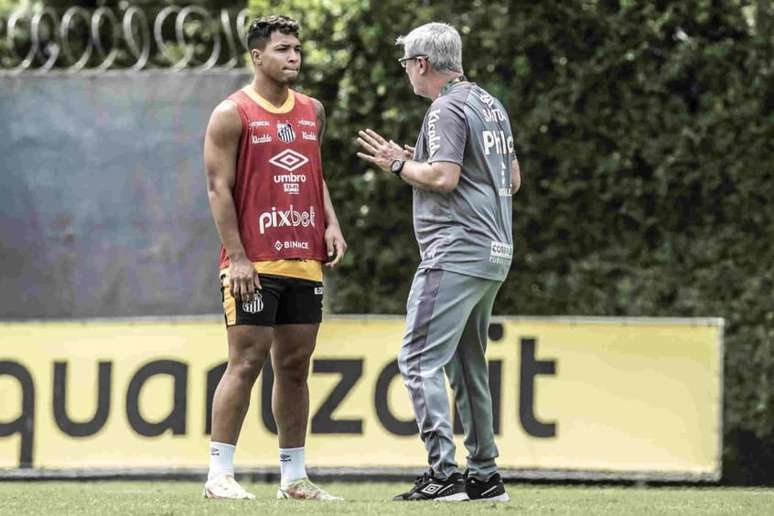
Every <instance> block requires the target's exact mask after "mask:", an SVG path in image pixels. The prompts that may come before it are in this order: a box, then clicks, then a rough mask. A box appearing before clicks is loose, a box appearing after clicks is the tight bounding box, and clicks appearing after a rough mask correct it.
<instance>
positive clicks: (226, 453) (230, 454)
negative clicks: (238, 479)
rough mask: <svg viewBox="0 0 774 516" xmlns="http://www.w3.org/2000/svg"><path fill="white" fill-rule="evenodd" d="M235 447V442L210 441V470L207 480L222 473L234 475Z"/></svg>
mask: <svg viewBox="0 0 774 516" xmlns="http://www.w3.org/2000/svg"><path fill="white" fill-rule="evenodd" d="M234 449H235V446H234V445H233V444H226V443H216V442H214V441H210V471H209V473H207V480H212V479H213V478H215V477H217V476H220V475H231V476H232V477H233V476H234Z"/></svg>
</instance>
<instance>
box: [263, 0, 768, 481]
mask: <svg viewBox="0 0 774 516" xmlns="http://www.w3.org/2000/svg"><path fill="white" fill-rule="evenodd" d="M250 5H251V7H252V9H253V10H254V12H255V13H256V14H262V13H269V12H279V11H278V10H279V9H280V7H278V6H279V5H281V9H282V12H284V13H286V14H291V15H293V16H295V17H297V18H298V19H299V20H300V21H301V22H302V24H303V27H304V33H303V34H302V36H303V39H304V45H305V47H306V51H307V53H306V56H305V60H306V64H305V71H304V76H303V87H304V88H305V89H306V90H307V91H308V92H310V93H311V94H312V95H314V96H316V97H318V98H320V99H321V100H322V101H323V102H324V103H325V105H326V106H327V109H328V112H329V121H330V125H329V131H328V136H327V141H326V142H325V147H324V160H325V166H326V175H327V178H328V182H329V185H330V187H331V191H332V196H333V198H334V202H335V204H336V207H337V210H338V213H339V217H340V219H341V221H342V225H343V228H344V231H345V236H346V237H347V238H348V240H349V243H350V249H351V250H350V253H349V255H348V257H347V259H346V261H345V263H344V265H343V267H341V268H340V269H339V270H338V272H336V273H335V274H334V275H332V277H331V280H332V281H331V283H332V284H333V286H334V287H335V292H334V293H333V296H332V301H331V303H332V305H331V308H332V309H333V310H334V311H336V312H376V313H400V312H402V311H403V309H404V302H405V298H406V295H407V292H408V287H409V283H410V281H411V276H412V273H413V271H414V267H415V265H416V264H417V261H418V255H417V248H416V244H415V242H414V237H413V233H412V229H411V191H410V188H409V187H407V186H406V185H405V184H403V183H400V182H398V181H395V180H394V178H392V177H390V175H389V174H383V173H378V172H377V173H373V172H368V171H367V167H366V166H365V165H364V164H363V163H362V162H360V161H359V160H358V159H357V158H356V157H355V156H354V153H355V150H356V149H355V144H354V138H355V135H356V131H357V130H358V129H361V128H363V127H375V128H378V129H379V130H380V131H383V132H384V133H385V134H387V135H389V136H391V137H393V138H395V139H396V140H399V141H405V142H412V141H413V140H414V139H415V137H416V134H417V130H418V127H419V124H420V122H421V119H422V115H423V113H424V110H425V109H426V107H427V103H426V101H425V100H423V99H420V98H418V97H415V96H413V94H412V93H411V91H410V89H409V87H408V84H407V80H406V78H405V76H404V73H403V70H402V69H401V68H400V67H399V66H398V64H397V62H396V61H395V59H396V58H397V57H399V56H400V49H399V48H396V47H394V45H393V42H394V40H395V38H396V37H397V36H398V35H400V34H403V33H406V32H407V31H408V30H410V29H411V28H412V27H414V26H416V25H418V24H421V23H424V22H427V21H433V20H436V21H447V22H450V23H452V24H454V25H455V26H457V27H458V28H459V29H460V30H461V32H462V35H463V40H464V62H465V68H466V71H467V74H468V76H469V77H470V78H471V79H473V80H475V81H477V82H479V83H481V84H482V85H484V86H485V87H486V88H488V89H489V90H490V91H492V92H493V93H495V94H496V95H497V96H499V97H500V98H501V99H502V100H503V101H504V102H505V103H506V105H507V106H508V109H509V112H510V115H511V120H512V125H513V127H514V132H515V136H516V142H517V150H518V153H519V157H520V161H521V166H522V171H523V179H524V184H523V187H522V191H521V192H520V193H519V194H518V196H517V197H516V198H515V209H514V215H515V221H516V223H515V241H516V248H517V250H518V253H517V258H516V260H515V262H514V265H513V269H512V272H511V275H510V276H509V278H508V280H507V282H506V284H505V285H504V287H503V289H502V291H501V294H500V296H499V299H498V302H497V305H496V313H500V314H521V315H527V314H529V315H559V314H562V315H607V316H685V317H689V316H720V317H724V318H725V319H726V322H727V325H726V338H725V344H726V362H725V372H726V384H725V418H724V419H725V423H724V426H725V453H724V481H725V482H726V483H770V482H772V481H774V425H773V424H772V423H773V421H772V420H773V419H774V410H773V409H774V399H772V398H773V397H774V378H773V376H774V299H773V295H772V288H773V287H774V271H773V268H774V246H773V245H772V242H773V241H774V240H773V239H774V207H772V206H773V205H772V198H774V174H773V172H774V143H773V142H774V114H773V113H772V110H773V108H774V94H773V93H772V92H774V74H773V73H772V72H773V71H774V70H773V66H772V56H773V55H774V53H773V52H772V51H773V50H774V48H773V47H774V45H773V44H772V41H773V39H772V36H773V35H772V33H771V30H770V26H771V24H770V22H769V20H770V19H771V12H770V11H771V10H772V7H771V4H770V3H769V2H757V3H751V2H739V1H736V2H734V1H722V2H717V1H710V0H673V1H670V0H663V1H649V2H635V1H632V0H629V1H626V0H621V1H603V0H599V1H594V0H585V1H581V0H575V1H572V2H565V1H557V0H549V1H542V2H525V1H524V2H516V1H513V2H504V1H489V2H467V1H465V2H462V1H452V2H416V1H415V2H404V1H397V0H382V1H379V2H375V1H374V2H368V1H366V0H327V1H325V0H318V1H316V2H314V1H313V2H309V1H300V0H295V1H294V0H291V1H285V2H281V3H278V2H271V1H266V0H252V1H251V3H250Z"/></svg>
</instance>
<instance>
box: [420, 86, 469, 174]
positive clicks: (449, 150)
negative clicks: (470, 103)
mask: <svg viewBox="0 0 774 516" xmlns="http://www.w3.org/2000/svg"><path fill="white" fill-rule="evenodd" d="M425 124H426V126H425V136H426V138H427V148H428V149H429V152H428V159H427V161H428V162H429V163H434V162H438V161H446V162H449V163H456V164H457V165H459V166H462V160H463V158H464V154H465V143H466V142H467V138H468V124H467V120H466V119H465V105H464V104H463V103H461V102H454V101H453V99H452V98H451V97H441V98H440V99H438V100H437V101H436V102H435V103H434V105H433V106H432V108H431V109H430V113H429V114H428V116H427V118H426V120H425Z"/></svg>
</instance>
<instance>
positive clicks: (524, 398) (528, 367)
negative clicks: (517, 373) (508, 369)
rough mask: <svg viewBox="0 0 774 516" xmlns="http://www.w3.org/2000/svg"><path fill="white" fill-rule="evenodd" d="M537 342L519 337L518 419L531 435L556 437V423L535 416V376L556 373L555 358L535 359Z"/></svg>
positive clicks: (530, 338) (529, 338)
mask: <svg viewBox="0 0 774 516" xmlns="http://www.w3.org/2000/svg"><path fill="white" fill-rule="evenodd" d="M536 348H537V344H536V342H535V339H534V338H532V337H524V338H522V339H521V381H520V382H519V420H520V421H521V426H522V427H523V428H524V431H525V432H527V433H528V434H529V435H531V436H532V437H541V438H547V437H556V423H544V422H542V421H538V419H537V417H535V377H536V376H537V375H539V374H544V375H554V374H556V361H555V360H537V359H536V358H535V351H536Z"/></svg>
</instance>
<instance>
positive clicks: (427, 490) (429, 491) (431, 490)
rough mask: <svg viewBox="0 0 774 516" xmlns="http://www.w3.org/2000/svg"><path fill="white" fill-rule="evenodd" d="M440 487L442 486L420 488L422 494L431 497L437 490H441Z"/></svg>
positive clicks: (433, 485) (429, 485)
mask: <svg viewBox="0 0 774 516" xmlns="http://www.w3.org/2000/svg"><path fill="white" fill-rule="evenodd" d="M442 487H443V486H442V485H441V484H428V485H426V486H425V487H423V488H422V492H423V493H427V494H429V495H431V494H435V493H436V492H438V490H439V489H441V488H442Z"/></svg>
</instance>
